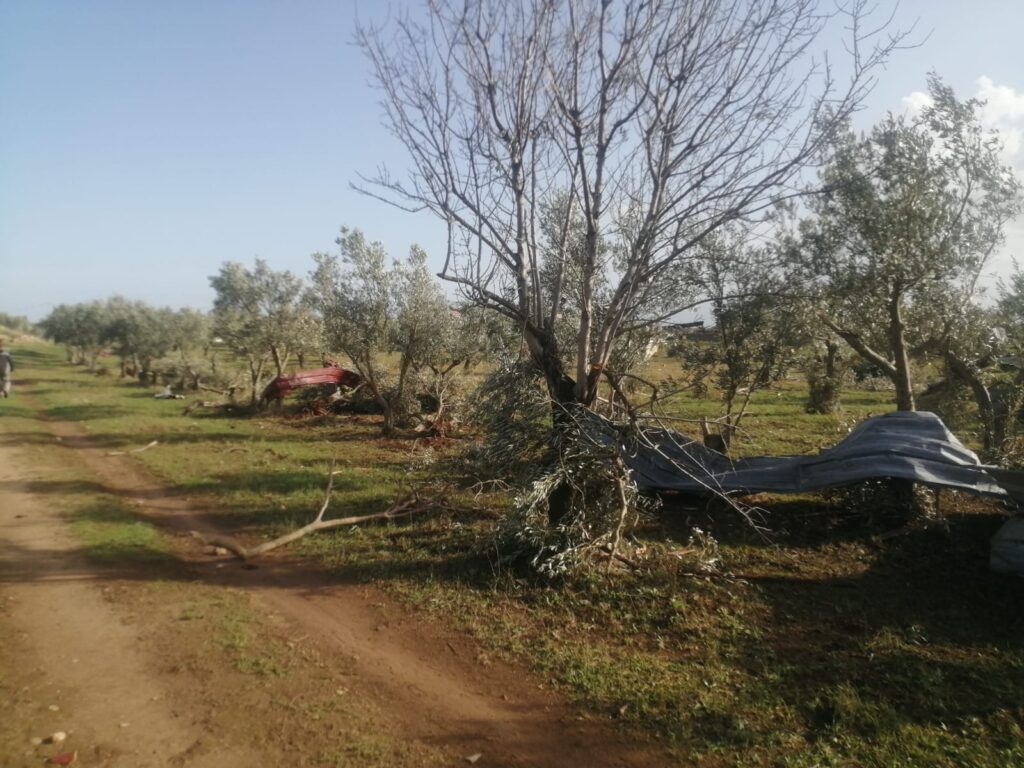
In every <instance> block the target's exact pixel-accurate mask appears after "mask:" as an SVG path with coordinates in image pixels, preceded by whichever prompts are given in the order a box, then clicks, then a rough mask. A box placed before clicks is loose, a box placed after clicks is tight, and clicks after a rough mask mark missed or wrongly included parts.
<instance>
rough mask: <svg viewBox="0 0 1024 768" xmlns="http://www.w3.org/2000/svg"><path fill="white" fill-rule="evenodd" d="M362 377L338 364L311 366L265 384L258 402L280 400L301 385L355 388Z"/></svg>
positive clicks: (265, 402)
mask: <svg viewBox="0 0 1024 768" xmlns="http://www.w3.org/2000/svg"><path fill="white" fill-rule="evenodd" d="M362 382H363V379H362V377H361V376H360V375H359V374H358V373H356V372H354V371H350V370H348V369H346V368H342V367H341V366H340V365H329V366H327V367H326V368H312V369H310V370H308V371H296V372H295V373H288V374H285V375H283V376H278V377H277V378H276V379H274V380H273V381H271V382H270V383H269V384H267V386H266V388H265V389H264V390H263V394H262V395H260V402H261V403H263V404H268V403H271V402H273V401H275V400H276V401H281V400H283V399H284V397H285V395H288V394H289V393H291V392H292V391H293V390H296V389H301V388H302V387H313V386H317V385H319V384H337V385H339V386H342V387H350V388H355V387H358V386H359V385H360V384H362Z"/></svg>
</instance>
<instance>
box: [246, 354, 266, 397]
mask: <svg viewBox="0 0 1024 768" xmlns="http://www.w3.org/2000/svg"><path fill="white" fill-rule="evenodd" d="M249 378H250V380H251V382H252V392H251V394H250V395H249V405H252V406H255V405H256V400H257V398H258V397H259V395H257V394H256V390H257V389H258V387H259V384H260V379H261V378H263V360H260V361H259V362H258V363H254V362H253V361H252V360H250V361H249Z"/></svg>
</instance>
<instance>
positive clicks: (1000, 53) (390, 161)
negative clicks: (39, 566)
mask: <svg viewBox="0 0 1024 768" xmlns="http://www.w3.org/2000/svg"><path fill="white" fill-rule="evenodd" d="M890 4H891V3H890V0H879V5H880V6H881V7H883V8H885V7H886V6H888V5H890ZM400 5H401V3H395V4H394V6H393V7H397V6H400ZM385 13H386V8H385V6H384V5H383V4H381V3H372V2H362V3H356V2H354V1H351V0H335V1H334V2H327V0H295V1H294V2H283V1H280V0H278V1H276V2H270V1H266V2H264V1H263V0H179V1H178V2H173V3H169V2H157V0H122V1H120V2H115V1H113V0H67V1H61V0H0V311H2V312H7V313H9V314H14V315H26V316H28V317H29V318H31V319H33V320H37V319H40V318H41V317H43V316H45V315H46V314H47V313H48V312H49V311H50V310H51V309H52V308H53V307H54V306H55V305H57V304H60V303H73V302H78V301H86V300H90V299H102V298H106V297H108V296H110V295H113V294H121V295H123V296H126V297H128V298H132V299H141V300H144V301H147V302H149V303H151V304H155V305H160V306H165V305H167V306H174V307H180V306H191V307H196V308H200V309H207V308H209V306H210V304H211V301H212V298H213V293H212V291H211V289H210V287H209V276H210V275H212V274H215V273H216V271H217V269H218V267H219V265H220V264H221V263H222V262H224V261H242V262H246V263H250V264H251V263H252V260H253V259H254V258H255V257H260V258H263V259H265V260H267V261H268V262H269V263H270V265H271V266H272V267H273V268H275V269H289V270H291V271H293V272H295V273H296V274H300V275H305V274H306V273H308V271H309V269H310V266H311V260H310V258H309V256H310V254H311V253H313V252H314V251H331V250H333V249H334V239H335V237H336V236H337V233H338V230H339V228H340V227H341V226H354V227H359V228H360V229H362V230H363V231H364V232H366V233H367V235H368V236H369V237H370V238H371V239H377V240H381V241H382V242H383V243H384V244H385V245H386V246H387V247H388V248H389V250H390V251H391V252H392V253H393V254H394V255H395V256H403V255H404V254H405V253H406V252H407V250H408V247H409V245H410V244H411V243H413V242H416V243H420V244H422V245H423V246H424V247H425V248H426V249H427V251H428V252H429V253H431V255H432V259H433V260H434V261H437V262H438V263H439V262H440V259H441V257H442V256H443V254H442V253H441V250H440V249H441V248H442V246H443V243H444V231H443V225H442V224H441V223H440V222H438V221H436V220H434V219H432V218H431V217H429V216H428V215H426V214H407V213H403V212H400V211H397V210H395V209H393V208H391V207H389V206H387V205H385V204H383V203H381V202H379V201H376V200H374V199H372V198H368V197H365V196H363V195H360V194H359V193H357V192H355V191H353V190H352V189H351V188H350V183H351V182H354V181H357V180H358V174H359V173H363V174H370V175H372V174H373V173H374V172H375V171H376V169H377V167H378V166H379V165H380V164H382V163H383V164H386V165H387V166H388V167H389V168H391V169H392V170H401V168H402V167H403V166H404V162H405V161H404V155H403V150H402V148H401V146H399V145H398V144H397V142H396V141H395V140H394V139H393V138H391V137H390V136H389V135H388V134H387V132H386V131H385V130H384V129H383V128H382V127H381V123H380V119H379V118H380V112H381V110H380V107H379V105H378V98H377V95H376V94H375V93H374V91H373V90H372V89H371V88H370V86H369V82H368V81H369V75H368V67H367V64H366V62H365V61H364V59H363V56H362V54H361V53H360V52H359V50H358V49H357V48H355V47H354V46H353V45H352V35H353V29H354V25H355V21H356V18H357V15H358V17H359V18H361V19H363V20H373V19H379V18H381V17H382V15H383V14H385ZM915 21H916V23H917V26H916V38H917V39H918V40H923V42H922V43H921V44H920V45H919V46H918V47H917V48H914V49H912V50H906V51H902V52H900V53H898V54H897V55H896V56H895V57H894V59H893V61H892V62H891V63H890V65H889V66H888V68H887V70H886V71H885V72H882V73H881V74H880V80H879V83H878V86H877V87H876V88H875V90H874V91H873V93H872V94H871V96H870V98H869V99H868V101H867V103H866V105H865V109H864V110H863V111H862V112H861V113H860V115H859V116H858V124H859V125H860V127H862V128H867V127H869V126H870V125H871V124H872V123H873V122H874V121H876V120H877V119H879V118H880V117H882V116H883V115H884V114H885V113H886V112H887V111H895V112H903V111H906V110H913V109H915V108H918V107H919V106H920V104H921V103H922V99H923V96H924V94H923V92H924V91H925V90H926V81H925V76H926V74H927V73H928V72H929V71H930V70H935V71H937V72H938V73H939V74H940V75H942V77H943V78H944V79H945V80H946V82H948V83H949V84H950V85H952V86H953V88H954V89H955V90H956V92H957V94H958V95H959V96H960V97H963V98H965V97H968V96H975V95H980V96H982V97H985V98H987V99H988V102H989V104H988V107H987V108H986V111H985V119H986V121H987V122H988V123H989V124H990V125H992V126H993V127H997V128H998V129H999V130H1000V131H1001V133H1002V135H1003V138H1004V141H1005V143H1006V154H1005V157H1006V160H1007V162H1008V163H1011V164H1013V165H1014V167H1015V168H1017V169H1018V171H1019V172H1020V173H1021V174H1022V178H1024V55H1021V53H1020V47H1019V46H1020V30H1021V29H1024V2H1022V1H1021V0H974V2H966V1H965V0H904V2H902V3H900V4H899V6H898V7H897V8H896V11H895V24H896V25H897V26H900V27H904V28H906V27H909V26H910V25H912V24H914V23H915ZM926 36H927V39H924V38H925V37H926ZM1014 254H1017V255H1019V256H1020V257H1021V258H1022V261H1024V222H1017V223H1015V224H1014V225H1013V226H1012V227H1011V228H1010V230H1009V231H1008V237H1007V246H1006V248H1004V249H1003V251H1002V252H1001V253H1000V254H999V255H998V257H997V258H996V259H995V260H994V261H993V266H992V271H993V273H995V274H996V275H998V274H1000V273H1005V272H1006V270H1008V269H1009V265H1010V263H1011V261H1010V259H1011V256H1013V255H1014Z"/></svg>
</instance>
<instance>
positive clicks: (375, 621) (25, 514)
mask: <svg viewBox="0 0 1024 768" xmlns="http://www.w3.org/2000/svg"><path fill="white" fill-rule="evenodd" d="M47 428H48V429H49V430H50V431H51V432H52V434H53V435H54V437H55V439H56V440H59V442H60V445H62V446H63V447H64V449H65V454H66V457H67V458H66V460H67V461H69V462H78V463H80V464H81V465H83V466H84V467H85V468H86V469H87V470H88V472H89V473H90V474H91V475H92V476H94V478H95V482H96V483H97V484H98V485H99V486H100V487H101V489H102V490H103V491H105V492H108V493H113V494H116V495H118V496H120V497H122V498H125V499H127V500H128V501H129V502H131V503H132V504H133V505H134V506H135V507H136V508H137V509H138V512H139V514H140V515H142V516H144V517H145V518H147V519H149V520H151V521H153V522H155V523H157V524H158V525H159V526H160V527H161V529H162V530H163V531H165V532H166V533H167V534H168V535H169V538H170V539H171V541H172V545H171V546H172V551H173V558H172V559H171V560H170V561H168V562H166V563H158V564H153V563H147V562H145V561H140V562H138V563H135V562H130V563H125V562H117V563H112V564H109V565H105V564H103V563H97V562H96V561H95V560H91V559H88V558H86V557H84V556H83V555H82V554H81V553H80V552H78V551H77V545H76V542H75V540H74V539H73V537H72V535H71V533H70V530H69V526H70V523H69V521H68V519H67V518H66V517H64V516H63V515H62V514H61V513H60V511H58V510H56V509H54V508H53V506H52V505H51V504H50V503H49V502H48V500H47V499H46V498H45V490H43V488H41V486H44V485H45V484H44V483H41V482H38V481H37V480H38V478H40V477H41V476H42V475H41V474H40V473H39V471H38V468H37V467H33V466H31V461H30V457H29V456H28V455H27V454H26V453H24V451H22V449H19V448H17V447H12V446H10V445H2V446H0V489H2V498H3V502H2V504H0V526H2V530H3V535H2V537H0V637H2V638H3V641H2V642H0V694H3V699H5V701H3V702H0V766H4V768H13V767H16V766H29V765H39V764H40V763H41V762H42V760H43V758H45V757H48V756H50V755H53V754H55V753H57V752H61V751H73V750H74V751H77V752H78V764H80V765H101V766H150V765H152V766H158V765H160V766H162V765H183V766H207V765H210V766H212V765H217V766H234V765H368V764H378V765H458V764H468V763H467V760H468V759H470V758H476V759H475V760H473V761H472V762H474V763H475V764H476V765H480V766H567V765H580V766H641V765H644V766H649V765H656V764H660V763H664V762H666V761H667V760H668V757H667V755H666V753H665V752H664V751H657V750H656V749H654V748H653V747H651V746H650V745H649V744H647V743H643V742H636V741H633V739H632V737H630V736H628V735H626V734H624V733H622V732H621V731H619V730H618V729H617V728H616V727H615V724H614V723H613V722H611V721H609V720H605V719H599V718H593V717H587V716H584V715H581V714H580V713H579V712H577V711H575V710H574V709H573V708H572V707H571V706H570V705H569V704H567V703H566V702H565V701H563V700H561V699H560V698H559V697H558V696H557V695H556V694H554V693H553V692H551V691H550V690H548V689H547V688H545V687H544V686H543V685H542V684H541V683H540V681H538V680H537V679H535V678H534V677H532V676H531V675H530V674H528V673H526V672H524V670H522V669H516V668H513V667H510V666H505V665H502V664H500V663H493V662H491V661H488V662H487V663H486V664H485V663H482V661H481V653H480V650H479V649H478V648H476V647H475V646H474V644H473V643H472V641H471V640H469V639H468V638H466V637H463V636H461V635H458V634H455V633H452V632H449V631H448V630H446V629H445V628H443V627H441V626H438V625H436V624H433V623H431V622H429V621H428V620H427V619H425V618H423V617H422V616H419V615H417V614H414V613H411V612H409V611H408V610H406V609H404V608H403V607H402V606H400V605H397V604H396V603H394V602H393V601H392V600H390V599H388V598H387V597H386V596H385V595H384V594H382V593H381V592H380V591H379V590H377V589H375V588H373V587H372V586H366V585H355V584H352V585H350V584H337V583H329V582H328V581H326V580H325V578H324V577H323V576H320V575H316V574H311V573H310V571H309V569H307V568H303V564H302V563H301V562H298V561H297V560H295V559H293V558H289V557H288V556H287V555H284V556H282V555H277V554H275V555H274V556H272V557H267V558H266V559H262V560H260V561H259V563H258V567H255V568H253V567H252V566H248V565H245V564H242V563H240V562H238V561H236V560H233V559H230V558H226V557H223V556H219V555H217V554H215V553H213V552H212V551H211V550H210V548H209V547H206V546H204V545H202V544H201V543H200V542H199V541H197V540H196V539H194V538H193V537H191V536H189V535H188V531H190V530H194V529H201V530H206V531H210V527H209V523H208V521H205V520H203V518H202V515H201V514H200V513H199V512H198V511H197V510H198V509H201V500H197V499H184V498H182V497H180V496H177V495H175V494H173V493H171V492H170V491H169V489H167V488H165V487H163V486H162V485H161V484H160V482H158V481H157V480H155V479H154V478H153V477H151V476H149V475H148V474H147V473H146V472H144V471H143V470H142V468H141V467H140V465H139V464H137V463H136V461H135V460H134V459H133V457H131V456H130V455H129V456H110V455H106V454H105V453H104V451H102V450H101V449H99V448H97V447H95V446H93V445H91V444H90V442H89V438H88V436H87V435H86V434H84V433H83V432H82V431H81V428H80V427H79V426H78V425H76V424H74V423H71V422H62V421H52V422H48V423H47ZM225 601H227V602H225ZM231 601H239V602H241V603H242V604H244V608H245V610H246V611H248V612H249V613H250V614H252V615H255V616H258V617H260V619H259V621H257V622H256V625H254V626H256V629H255V630H253V631H257V634H258V636H259V638H261V640H260V642H261V643H262V644H263V646H266V647H267V648H278V649H283V650H282V651H281V653H279V654H278V656H279V657H282V656H283V658H284V659H285V661H284V662H281V663H283V664H284V665H285V666H286V667H287V674H283V675H277V673H276V672H273V670H271V671H270V672H265V673H261V674H253V672H252V670H251V669H249V670H248V672H247V671H246V664H244V663H242V662H244V661H245V658H241V661H238V660H237V659H236V661H238V663H236V664H234V665H232V664H231V663H225V661H224V659H225V658H227V657H224V654H223V653H221V652H220V651H218V650H217V647H218V646H216V645H215V644H214V645H211V632H212V631H213V630H211V627H213V626H215V625H214V624H211V623H210V621H212V620H214V619H218V614H221V615H220V618H221V619H222V618H223V612H224V611H228V610H230V605H231ZM196 606H200V609H196ZM225 606H228V607H225ZM197 611H198V613H199V614H202V615H203V616H205V617H206V619H205V620H204V621H206V623H204V621H187V620H186V619H189V618H190V617H191V616H192V615H193V614H194V613H196V612H197ZM222 645H223V644H222ZM236 645H237V644H236ZM263 646H260V647H261V648H262V647H263ZM236 651H237V649H236ZM261 653H262V651H261ZM218 654H220V655H218ZM260 658H263V656H260ZM249 666H250V667H251V666H253V665H252V664H249ZM55 731H64V732H67V733H68V734H69V735H68V737H67V739H66V741H64V742H63V743H62V744H61V745H59V746H58V745H48V744H43V745H34V744H33V743H32V742H31V739H32V738H33V737H36V738H40V737H45V736H47V735H48V734H51V733H53V732H55Z"/></svg>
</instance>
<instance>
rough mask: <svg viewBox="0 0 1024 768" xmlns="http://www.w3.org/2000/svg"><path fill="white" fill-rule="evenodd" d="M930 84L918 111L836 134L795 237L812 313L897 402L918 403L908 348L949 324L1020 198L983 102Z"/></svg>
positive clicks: (941, 334) (951, 327) (948, 329)
mask: <svg viewBox="0 0 1024 768" xmlns="http://www.w3.org/2000/svg"><path fill="white" fill-rule="evenodd" d="M928 83H929V92H930V94H931V99H932V103H931V104H930V105H929V106H928V107H926V108H925V109H924V110H923V111H922V112H921V114H920V116H918V117H916V118H913V119H911V118H907V117H905V116H902V115H892V114H890V115H889V116H888V117H886V118H885V119H884V120H882V122H880V123H879V124H878V125H877V126H875V127H874V129H873V130H872V131H871V133H870V134H868V135H867V136H864V137H857V136H855V135H853V134H852V133H850V132H846V133H844V134H842V135H840V136H839V137H838V139H837V142H836V148H835V154H834V157H833V158H832V160H831V162H830V163H829V165H828V167H827V168H826V170H825V171H824V172H823V174H822V181H823V182H824V186H825V192H824V194H822V195H820V196H817V197H815V198H813V200H812V203H811V208H812V210H813V212H814V214H815V215H814V217H813V218H812V219H810V220H808V221H807V222H806V223H805V227H804V238H803V246H804V249H805V253H804V256H803V258H804V259H806V264H807V265H808V267H809V270H810V273H811V274H812V276H813V278H814V279H815V280H816V282H817V287H818V288H819V289H820V290H821V291H822V293H823V294H824V295H825V296H826V297H827V299H826V301H827V304H828V308H827V310H826V311H822V312H821V314H820V316H819V317H820V320H821V321H822V322H823V323H824V324H825V325H826V326H827V327H828V328H830V329H831V330H832V331H834V332H835V333H836V334H837V335H838V336H840V337H841V338H842V339H843V340H844V341H846V343H847V344H849V346H850V347H851V348H852V349H853V350H854V351H855V352H856V353H857V354H858V355H859V356H860V357H862V358H863V359H865V360H866V361H868V362H870V363H872V364H873V365H875V366H877V367H878V368H879V369H880V370H881V371H883V373H884V374H885V375H886V376H887V377H889V378H890V379H891V380H892V382H893V384H894V386H895V390H896V405H897V407H898V408H899V409H900V410H913V409H914V407H915V402H914V389H913V381H912V375H911V357H912V353H913V352H914V350H916V349H924V348H925V347H927V346H928V345H934V344H935V343H937V342H939V341H941V340H943V339H947V338H949V337H950V336H951V335H952V334H955V333H956V327H955V323H953V322H951V320H952V319H953V318H955V317H957V316H958V315H959V314H960V311H961V310H962V309H963V308H965V307H966V306H967V305H968V304H969V302H970V301H971V298H972V296H973V295H974V294H975V292H976V287H977V280H978V277H979V275H980V273H981V271H982V269H983V268H984V265H985V263H986V261H987V260H988V257H989V256H990V255H991V254H992V252H993V251H994V250H995V249H996V248H997V247H998V246H999V245H1000V244H1001V243H1002V242H1003V227H1004V225H1005V223H1006V222H1007V221H1008V220H1010V219H1011V218H1013V217H1014V216H1015V215H1016V214H1017V213H1018V212H1019V211H1020V207H1021V192H1020V183H1019V181H1018V179H1017V177H1016V175H1015V173H1014V172H1013V170H1012V169H1011V168H1009V167H1007V166H1004V165H1003V164H1002V162H1001V160H1000V150H1001V144H1000V141H999V138H998V136H997V135H996V134H994V133H991V132H987V131H986V130H984V129H983V127H982V125H981V123H980V121H979V110H980V108H981V106H982V104H981V103H980V102H978V101H977V100H973V99H972V100H968V101H965V102H961V101H958V100H957V99H956V97H955V95H954V93H953V91H952V89H950V88H949V87H948V86H946V85H944V84H943V83H942V81H941V80H940V79H939V78H938V77H937V76H936V75H934V74H933V75H930V76H929V81H928Z"/></svg>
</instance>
